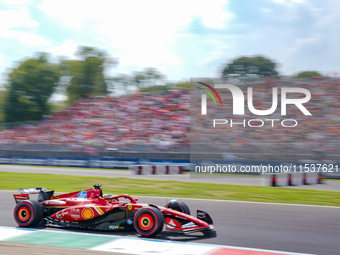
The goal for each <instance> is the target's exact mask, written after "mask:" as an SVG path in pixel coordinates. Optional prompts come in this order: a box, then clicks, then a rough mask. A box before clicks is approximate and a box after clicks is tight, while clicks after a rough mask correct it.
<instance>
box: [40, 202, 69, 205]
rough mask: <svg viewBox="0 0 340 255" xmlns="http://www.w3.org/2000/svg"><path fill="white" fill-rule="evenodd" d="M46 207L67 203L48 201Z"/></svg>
mask: <svg viewBox="0 0 340 255" xmlns="http://www.w3.org/2000/svg"><path fill="white" fill-rule="evenodd" d="M44 204H45V205H65V204H66V202H65V201H46V202H44Z"/></svg>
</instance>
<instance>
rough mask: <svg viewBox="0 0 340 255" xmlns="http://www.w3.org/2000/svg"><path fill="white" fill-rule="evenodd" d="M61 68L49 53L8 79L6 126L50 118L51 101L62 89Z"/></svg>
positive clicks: (27, 62)
mask: <svg viewBox="0 0 340 255" xmlns="http://www.w3.org/2000/svg"><path fill="white" fill-rule="evenodd" d="M59 79H60V72H59V67H58V65H57V64H53V63H51V62H49V56H48V54H46V53H38V54H37V55H36V57H33V58H29V59H26V60H24V61H22V62H21V63H20V64H19V66H18V67H17V68H14V69H13V70H12V71H11V73H10V74H9V76H8V82H7V84H6V89H7V91H6V97H5V106H4V115H5V122H20V121H31V120H40V119H42V117H43V115H45V114H49V110H50V109H49V105H48V100H49V99H50V97H51V95H52V94H53V92H54V91H55V89H56V87H57V86H58V83H59Z"/></svg>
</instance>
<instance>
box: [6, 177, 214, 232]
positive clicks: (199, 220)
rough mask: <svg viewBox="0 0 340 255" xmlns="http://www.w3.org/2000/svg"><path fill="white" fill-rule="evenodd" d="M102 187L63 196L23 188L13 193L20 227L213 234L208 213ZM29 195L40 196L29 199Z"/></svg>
mask: <svg viewBox="0 0 340 255" xmlns="http://www.w3.org/2000/svg"><path fill="white" fill-rule="evenodd" d="M100 187H101V185H99V184H98V185H94V188H93V189H87V190H82V191H77V192H72V193H66V194H61V195H53V194H54V191H53V190H46V189H45V188H41V187H38V188H30V189H20V190H19V192H20V193H21V194H14V195H13V196H14V199H15V201H16V203H17V205H16V207H15V209H14V218H15V221H16V222H17V223H18V225H19V226H21V227H34V226H37V225H38V224H44V225H45V226H52V227H53V226H57V227H78V228H87V229H96V230H110V231H118V230H133V229H135V230H136V231H137V232H138V233H139V234H140V235H142V236H155V235H157V234H158V233H160V232H161V231H162V230H163V226H164V225H165V228H166V229H167V230H171V231H177V232H182V233H191V232H196V231H201V232H207V231H212V230H213V229H214V227H213V221H212V219H211V217H210V216H209V214H208V213H206V212H204V211H200V210H197V217H193V216H191V215H190V210H189V208H188V206H187V205H186V204H185V203H183V202H182V201H178V200H175V199H174V200H171V201H170V202H169V203H168V204H167V205H165V206H158V205H153V204H143V203H137V201H138V199H137V198H132V197H131V196H129V195H117V196H113V195H110V194H109V195H103V193H102V190H101V188H100ZM29 194H38V199H37V200H29Z"/></svg>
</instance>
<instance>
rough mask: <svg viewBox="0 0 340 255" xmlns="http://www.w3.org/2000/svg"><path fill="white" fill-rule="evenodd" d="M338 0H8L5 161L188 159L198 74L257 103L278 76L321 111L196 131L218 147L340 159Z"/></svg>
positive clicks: (4, 21)
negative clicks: (262, 124) (273, 122)
mask: <svg viewBox="0 0 340 255" xmlns="http://www.w3.org/2000/svg"><path fill="white" fill-rule="evenodd" d="M337 7H338V1H332V0H328V1H322V2H321V1H316V0H315V1H304V0H260V1H256V4H255V2H254V1H247V0H242V1H227V0H215V1H212V2H211V1H209V2H208V1H189V0H188V1H185V2H183V1H171V2H164V1H161V2H160V1H142V2H141V1H128V2H121V1H105V0H102V1H101V0H99V1H96V2H95V3H94V2H93V1H78V0H74V1H71V2H70V1H58V2H56V1H48V0H42V1H41V0H39V1H38V0H14V1H2V2H1V3H0V21H1V22H0V31H1V33H0V40H1V44H0V71H1V73H2V75H1V79H0V156H1V157H2V162H7V163H8V162H11V161H10V159H11V158H12V157H44V158H51V157H60V158H119V159H129V158H131V159H164V160H185V161H188V160H189V158H190V157H189V154H190V135H189V131H190V112H189V110H190V109H191V108H190V93H189V90H190V78H201V77H207V79H211V78H220V79H224V80H225V81H226V82H229V83H233V84H237V85H246V86H253V87H254V91H255V92H256V93H255V94H254V98H255V105H256V106H257V107H259V108H261V107H262V108H263V109H267V108H268V102H270V100H268V98H269V99H270V98H271V94H270V93H267V91H268V88H272V87H273V86H275V87H282V86H294V87H304V88H307V89H308V90H310V91H311V93H312V100H311V101H310V102H309V103H308V109H309V110H310V111H311V113H312V114H313V118H312V119H311V118H304V117H303V116H301V118H300V119H298V121H299V122H301V123H302V124H301V126H299V127H297V128H292V129H284V130H283V129H282V128H281V129H280V127H278V128H276V129H269V128H261V129H255V130H254V129H252V130H249V129H247V128H245V129H239V128H235V129H228V131H227V132H225V130H223V136H222V137H221V136H218V135H219V133H218V132H222V130H219V129H216V130H214V131H212V132H214V137H221V139H219V140H211V139H210V138H209V134H208V136H204V135H203V136H201V137H200V139H203V140H204V139H206V141H205V142H207V141H208V143H209V144H211V147H212V148H218V150H220V149H221V146H222V147H223V153H222V154H221V153H220V152H216V151H214V150H211V149H209V150H208V151H209V153H210V154H214V157H215V156H216V157H218V158H222V159H223V158H227V159H231V160H240V161H254V159H256V160H258V161H260V160H266V161H292V162H295V161H296V160H301V159H303V160H317V161H322V162H328V161H330V160H333V161H334V160H335V161H336V160H337V159H338V158H339V156H338V154H339V150H340V147H339V128H338V127H339V125H338V123H339V120H340V119H339V117H340V116H339V97H340V91H339V89H340V88H339V85H340V78H339V77H340V67H339V61H338V56H339V53H340V52H339V47H338V45H337V42H338V41H339V39H340V38H339V33H337V31H338V29H337V24H339V21H340V14H339V12H337ZM269 91H270V90H269ZM197 103H199V101H197ZM193 108H195V107H193ZM274 117H275V116H274ZM196 131H197V132H199V133H202V130H196ZM196 138H197V137H196ZM207 139H208V140H207ZM195 142H200V141H197V140H195ZM218 153H219V154H218ZM210 154H209V156H207V157H211V155H210Z"/></svg>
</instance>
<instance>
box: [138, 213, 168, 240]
mask: <svg viewBox="0 0 340 255" xmlns="http://www.w3.org/2000/svg"><path fill="white" fill-rule="evenodd" d="M133 225H134V227H135V229H136V231H137V232H138V233H139V234H140V235H142V236H155V235H157V234H158V233H160V232H161V231H162V229H163V226H164V216H163V214H162V212H161V211H160V210H159V209H158V208H155V207H147V208H142V209H140V210H138V211H137V212H136V214H135V216H134V218H133Z"/></svg>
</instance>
